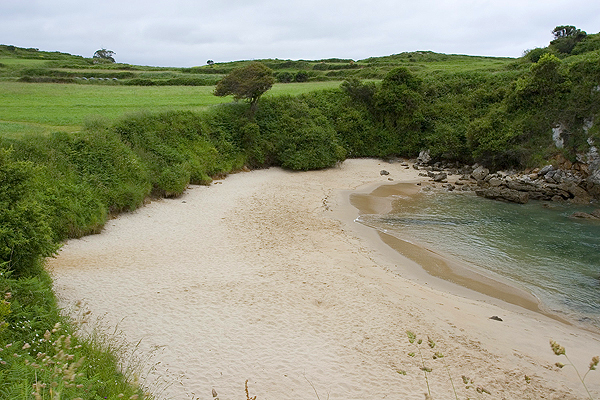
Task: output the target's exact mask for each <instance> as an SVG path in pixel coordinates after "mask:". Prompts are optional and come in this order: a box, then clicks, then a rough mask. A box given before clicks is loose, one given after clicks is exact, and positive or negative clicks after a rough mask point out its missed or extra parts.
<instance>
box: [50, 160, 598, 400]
mask: <svg viewBox="0 0 600 400" xmlns="http://www.w3.org/2000/svg"><path fill="white" fill-rule="evenodd" d="M381 169H386V170H388V171H389V172H390V175H389V176H381V175H380V174H379V171H380V170H381ZM388 178H391V179H393V181H389V180H388ZM419 179H423V178H419V177H418V176H417V171H415V170H413V169H412V168H410V169H406V168H405V167H403V166H401V165H400V164H399V163H394V164H388V163H385V162H382V161H377V160H348V161H345V162H344V163H343V164H341V165H340V166H339V167H336V168H332V169H328V170H323V171H311V172H289V171H283V170H281V169H277V168H273V169H269V170H259V171H252V172H245V173H239V174H235V175H231V176H229V177H227V178H226V179H224V180H222V181H217V182H215V183H213V184H212V185H211V186H208V187H206V186H193V187H190V189H189V190H188V191H187V192H186V193H185V194H184V195H183V196H182V197H180V198H177V199H169V200H160V201H155V202H152V203H151V204H149V205H147V206H146V207H144V208H142V209H140V210H138V211H136V212H134V213H131V214H126V215H122V216H120V217H119V218H118V219H115V220H112V221H110V222H109V223H108V224H107V226H106V229H105V230H104V232H103V233H101V234H99V235H94V236H88V237H85V238H82V239H79V240H71V241H69V242H68V243H67V244H66V245H65V246H64V247H63V249H62V250H61V251H60V253H59V255H58V256H57V257H56V258H54V259H51V260H49V262H48V269H49V270H50V271H51V273H52V275H53V277H54V281H55V291H56V293H57V295H58V296H59V298H60V301H61V304H62V305H63V306H64V307H65V309H69V308H70V307H71V306H72V305H73V304H75V303H76V302H77V301H82V302H84V303H85V305H86V306H87V307H88V308H89V310H91V311H92V315H93V316H95V317H101V323H102V325H103V327H105V328H106V330H109V331H110V330H112V329H114V327H115V326H118V330H120V331H122V335H123V337H124V338H125V339H126V340H127V341H128V342H129V343H132V344H135V343H138V342H140V341H141V342H140V343H139V345H138V346H137V352H138V354H141V355H142V356H143V355H145V354H150V353H152V354H153V358H152V359H151V360H150V361H148V365H147V368H151V371H150V372H149V374H148V376H147V377H146V378H143V380H142V383H144V384H145V385H147V386H149V387H151V388H153V389H154V390H158V389H160V393H159V394H160V398H170V399H190V398H194V399H196V398H198V399H212V394H211V393H212V390H213V389H214V390H215V391H216V392H217V393H218V397H219V399H220V400H233V399H244V398H245V393H244V382H245V381H246V380H249V383H248V385H249V390H250V396H257V400H276V399H294V400H297V399H312V400H314V399H321V400H325V399H327V398H329V399H330V400H337V399H344V400H348V399H398V400H400V399H423V398H424V396H423V393H425V392H427V386H426V381H425V378H424V374H423V371H422V370H421V369H420V367H421V366H422V364H421V359H420V357H419V354H418V352H417V351H416V349H415V347H414V346H413V345H411V344H410V343H409V342H408V339H407V335H406V331H407V330H410V331H413V332H415V333H416V334H417V335H418V336H419V337H421V338H424V339H425V343H423V344H422V345H421V348H422V351H423V355H424V356H425V358H426V360H425V364H426V366H427V367H429V368H431V369H432V372H431V373H430V374H429V385H430V387H431V392H432V395H433V398H434V399H453V398H455V397H454V394H453V392H452V385H451V383H450V381H449V378H448V370H449V372H450V374H451V376H452V378H453V382H454V385H455V387H456V390H457V392H458V398H460V399H464V398H466V397H467V396H468V397H470V398H481V399H488V398H489V399H527V398H532V399H542V398H544V399H565V398H568V399H571V398H580V397H584V395H585V391H584V390H583V388H582V387H581V384H580V383H579V382H578V380H577V376H576V374H575V372H574V370H573V369H572V368H570V367H565V368H564V369H562V370H559V369H558V368H556V367H554V366H553V365H554V363H555V362H557V361H562V362H565V360H564V359H562V360H561V358H559V357H557V356H555V355H554V354H553V353H552V351H551V350H550V346H549V344H548V342H549V340H550V339H554V340H556V341H558V342H559V343H561V344H562V345H564V346H565V347H566V348H567V354H568V355H569V357H570V358H571V360H572V361H574V363H575V365H576V366H577V367H578V368H579V369H580V371H583V372H585V371H586V370H587V366H588V364H589V362H590V359H591V357H592V356H594V355H600V335H598V334H596V333H593V332H589V331H585V330H581V329H579V328H577V327H574V326H572V325H568V324H564V323H561V322H559V321H557V320H555V319H552V318H549V317H548V316H545V315H543V314H541V313H538V312H535V311H532V310H530V309H527V308H522V307H519V306H518V305H515V304H511V303H506V302H503V301H501V300H498V299H496V298H493V297H488V296H485V295H484V294H481V293H478V292H474V291H471V290H470V289H468V288H465V287H464V286H459V285H454V284H452V283H449V282H448V281H444V280H442V279H440V278H439V277H433V276H431V275H429V274H427V273H426V272H424V270H423V269H422V268H421V267H420V266H419V265H418V264H417V263H416V262H415V261H413V260H411V259H410V258H406V257H404V256H403V255H401V254H400V253H399V252H398V251H396V250H394V249H393V248H392V247H390V246H388V245H387V244H385V243H384V241H383V240H382V238H381V237H380V235H379V234H378V233H377V232H375V231H374V230H372V229H369V228H367V227H364V226H361V225H359V224H357V223H355V222H353V221H354V219H355V218H356V217H357V215H358V210H357V208H355V207H353V206H352V204H351V196H350V193H352V192H359V193H371V192H372V191H373V190H374V189H375V188H376V187H377V186H380V185H382V184H384V185H392V184H396V183H398V182H408V183H410V184H415V182H417V181H418V180H419ZM415 186H416V185H415ZM415 190H417V189H415ZM371 206H372V207H376V206H377V205H373V204H372V205H371ZM380 206H381V207H385V199H383V198H382V200H381V205H380ZM377 207H379V206H377ZM494 315H496V316H499V317H500V318H502V320H503V321H502V322H500V321H495V320H492V319H489V318H490V317H491V316H494ZM427 336H429V337H430V338H431V339H433V340H434V341H435V342H436V343H437V344H436V347H435V351H440V352H442V353H443V354H444V355H445V357H444V358H443V359H437V360H433V359H432V357H431V355H432V354H433V353H432V351H431V350H430V349H429V347H428V346H426V342H427V341H426V339H427ZM413 352H415V353H416V354H415V355H416V356H415V357H411V356H410V355H409V353H413ZM445 366H447V368H448V369H446V367H445ZM599 374H600V371H592V372H591V373H590V375H588V378H587V380H586V381H587V382H588V384H589V385H588V386H589V387H590V389H591V391H592V394H593V395H594V396H595V398H598V397H599V396H600V375H599ZM462 375H465V376H468V377H470V378H471V379H472V380H473V381H474V382H475V386H481V387H483V388H485V389H486V390H487V391H489V392H490V393H491V395H488V394H486V393H481V394H478V393H476V392H475V389H474V388H469V389H466V388H465V385H464V384H463V383H462V379H461V376H462ZM525 375H527V376H528V377H530V378H531V383H529V384H528V383H526V379H525ZM165 384H166V385H167V386H166V387H165ZM478 396H479V397H478Z"/></svg>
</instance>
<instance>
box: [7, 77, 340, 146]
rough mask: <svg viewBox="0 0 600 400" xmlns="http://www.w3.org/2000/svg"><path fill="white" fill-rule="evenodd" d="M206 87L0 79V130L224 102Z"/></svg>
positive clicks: (278, 88) (41, 128) (292, 89)
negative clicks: (85, 83)
mask: <svg viewBox="0 0 600 400" xmlns="http://www.w3.org/2000/svg"><path fill="white" fill-rule="evenodd" d="M339 85H340V82H335V81H327V82H309V83H288V84H276V85H274V86H273V88H272V89H271V90H270V91H269V92H268V93H267V95H268V96H276V95H282V94H289V95H297V94H301V93H306V92H310V91H314V90H320V89H327V88H335V87H338V86H339ZM212 92H213V87H212V86H149V87H146V86H113V85H73V84H56V83H20V82H0V104H1V106H0V134H1V135H4V136H10V137H14V136H18V135H20V134H23V133H25V132H34V133H40V134H43V133H47V132H51V131H55V130H66V131H73V130H78V129H79V128H80V127H81V125H82V124H83V123H84V121H85V119H86V118H87V117H89V116H101V117H104V118H107V119H116V118H119V117H120V116H122V115H124V114H127V113H132V112H136V111H142V110H147V111H165V110H191V111H198V110H201V109H203V108H205V107H207V106H211V105H215V104H220V103H227V102H230V101H232V99H231V97H225V98H223V97H216V96H214V95H213V94H212Z"/></svg>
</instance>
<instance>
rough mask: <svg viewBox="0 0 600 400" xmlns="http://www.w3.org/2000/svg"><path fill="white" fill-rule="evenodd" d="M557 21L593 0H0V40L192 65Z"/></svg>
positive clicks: (467, 42) (533, 35)
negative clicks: (103, 50)
mask: <svg viewBox="0 0 600 400" xmlns="http://www.w3.org/2000/svg"><path fill="white" fill-rule="evenodd" d="M557 25H575V26H576V27H577V28H579V29H582V30H584V31H586V32H588V33H597V32H599V31H600V1H597V0H570V1H558V0H455V1H449V0H400V1H392V0H371V1H367V0H362V1H358V0H343V1H342V0H302V1H290V0H277V1H275V0H212V1H204V0H169V1H161V0H99V1H94V2H92V1H85V0H84V1H81V0H53V1H50V0H0V44H7V45H9V44H12V45H15V46H19V47H36V48H39V49H40V50H47V51H62V52H66V53H71V54H77V55H81V56H84V57H91V56H92V55H93V54H94V52H95V51H96V50H98V49H100V48H106V49H109V50H112V51H114V52H115V53H116V56H115V58H116V60H117V61H118V62H123V63H130V64H141V65H154V66H176V67H190V66H195V65H204V64H205V63H206V61H207V60H209V59H211V60H214V61H215V62H222V61H233V60H247V59H260V58H279V59H293V60H297V59H321V58H332V57H337V58H351V59H354V60H360V59H363V58H367V57H372V56H384V55H390V54H397V53H402V52H405V51H417V50H431V51H435V52H440V53H449V54H450V53H452V54H469V55H484V56H507V57H519V56H521V55H522V53H523V50H526V49H531V48H534V47H544V46H546V45H548V42H549V41H550V40H551V39H552V34H551V31H552V29H553V28H554V27H555V26H557Z"/></svg>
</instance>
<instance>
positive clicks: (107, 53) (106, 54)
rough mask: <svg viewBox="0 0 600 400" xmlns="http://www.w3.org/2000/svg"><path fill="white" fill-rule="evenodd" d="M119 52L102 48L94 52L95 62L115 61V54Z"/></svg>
mask: <svg viewBox="0 0 600 400" xmlns="http://www.w3.org/2000/svg"><path fill="white" fill-rule="evenodd" d="M116 54H117V53H115V52H114V51H112V50H106V49H100V50H96V52H95V53H94V62H97V63H107V64H108V63H114V62H115V59H114V57H113V56H114V55H116Z"/></svg>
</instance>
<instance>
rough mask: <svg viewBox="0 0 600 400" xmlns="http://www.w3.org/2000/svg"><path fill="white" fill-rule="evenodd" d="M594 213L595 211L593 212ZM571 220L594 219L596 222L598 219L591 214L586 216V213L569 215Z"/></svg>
mask: <svg viewBox="0 0 600 400" xmlns="http://www.w3.org/2000/svg"><path fill="white" fill-rule="evenodd" d="M594 212H595V211H594ZM570 217H571V218H579V219H594V220H598V219H600V218H599V217H597V216H595V215H593V214H588V213H584V212H576V213H573V214H571V215H570Z"/></svg>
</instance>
